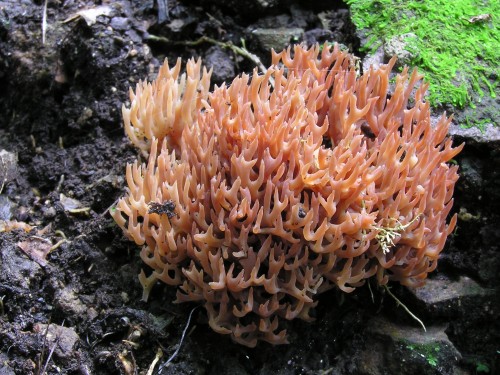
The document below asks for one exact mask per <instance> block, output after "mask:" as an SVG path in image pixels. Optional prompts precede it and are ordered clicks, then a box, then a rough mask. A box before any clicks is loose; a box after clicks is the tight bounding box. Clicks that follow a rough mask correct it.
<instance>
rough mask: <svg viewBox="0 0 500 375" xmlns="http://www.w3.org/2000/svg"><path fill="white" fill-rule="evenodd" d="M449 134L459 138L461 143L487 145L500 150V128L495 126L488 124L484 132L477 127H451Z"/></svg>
mask: <svg viewBox="0 0 500 375" xmlns="http://www.w3.org/2000/svg"><path fill="white" fill-rule="evenodd" d="M449 134H450V135H451V136H453V137H455V138H458V140H459V141H466V142H467V143H469V142H472V143H475V144H483V143H487V144H488V145H489V146H492V147H493V148H494V149H496V150H499V148H500V127H498V126H494V125H493V124H486V125H485V126H484V129H482V130H481V129H479V128H477V127H471V128H463V127H461V126H450V131H449Z"/></svg>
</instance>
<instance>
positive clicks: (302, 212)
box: [298, 207, 306, 219]
mask: <svg viewBox="0 0 500 375" xmlns="http://www.w3.org/2000/svg"><path fill="white" fill-rule="evenodd" d="M298 216H299V218H300V219H303V218H305V217H306V211H305V210H304V209H303V208H302V207H299V212H298Z"/></svg>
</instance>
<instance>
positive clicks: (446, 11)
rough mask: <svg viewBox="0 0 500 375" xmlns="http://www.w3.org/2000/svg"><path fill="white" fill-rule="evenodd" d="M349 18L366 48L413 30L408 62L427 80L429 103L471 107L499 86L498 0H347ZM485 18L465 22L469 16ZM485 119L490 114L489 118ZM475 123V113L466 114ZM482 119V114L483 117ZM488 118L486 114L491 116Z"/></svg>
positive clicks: (368, 48) (373, 48)
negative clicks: (414, 39) (364, 39)
mask: <svg viewBox="0 0 500 375" xmlns="http://www.w3.org/2000/svg"><path fill="white" fill-rule="evenodd" d="M346 2H347V3H348V4H349V5H350V8H351V13H352V18H353V22H354V23H355V25H356V27H357V28H358V30H360V31H361V32H363V33H364V34H365V35H366V43H365V45H364V46H363V48H364V49H365V50H375V49H376V48H378V47H379V46H380V44H381V43H383V42H384V41H388V40H390V39H391V38H393V37H396V36H399V35H402V34H406V33H414V34H415V35H416V36H417V39H416V41H415V42H414V43H412V44H411V46H408V47H407V49H408V50H410V48H411V50H412V51H415V50H418V54H417V56H416V57H415V59H414V60H413V61H411V63H412V65H415V66H418V67H419V69H420V71H422V72H423V73H424V74H425V76H426V80H428V81H429V82H430V87H429V101H430V103H431V104H432V105H433V106H439V105H441V104H452V105H453V106H454V107H455V108H464V107H472V108H473V107H474V105H475V104H477V103H479V102H480V101H481V100H482V99H483V98H484V96H485V95H488V96H490V97H492V98H495V97H496V92H498V88H499V75H498V64H499V63H498V62H499V61H500V48H499V44H500V29H499V25H500V22H499V19H500V17H499V15H500V1H498V0H479V1H477V0H455V1H449V0H346ZM482 14H489V15H491V17H488V18H487V19H485V20H482V21H477V22H470V21H469V20H471V19H472V17H474V16H478V15H482ZM488 120H490V119H488ZM471 121H472V122H473V123H474V122H476V119H471ZM483 121H484V119H483ZM490 121H491V120H490Z"/></svg>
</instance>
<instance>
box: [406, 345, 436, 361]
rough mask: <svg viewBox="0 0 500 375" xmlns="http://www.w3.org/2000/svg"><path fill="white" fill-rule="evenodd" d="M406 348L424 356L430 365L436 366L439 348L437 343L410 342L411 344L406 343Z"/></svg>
mask: <svg viewBox="0 0 500 375" xmlns="http://www.w3.org/2000/svg"><path fill="white" fill-rule="evenodd" d="M406 349H408V350H410V351H412V352H414V353H416V354H417V355H419V356H421V357H423V358H425V360H426V361H427V363H428V364H429V365H431V366H432V367H436V366H437V364H438V362H439V358H438V354H439V351H440V350H441V348H440V346H439V344H438V343H429V344H416V343H412V344H407V345H406Z"/></svg>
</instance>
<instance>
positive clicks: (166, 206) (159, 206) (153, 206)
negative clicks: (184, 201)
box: [148, 199, 177, 219]
mask: <svg viewBox="0 0 500 375" xmlns="http://www.w3.org/2000/svg"><path fill="white" fill-rule="evenodd" d="M148 207H149V210H148V214H158V215H167V217H168V218H169V219H171V218H173V217H174V216H177V214H176V213H175V203H174V201H173V200H171V199H169V200H166V201H165V202H163V203H157V202H149V204H148Z"/></svg>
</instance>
